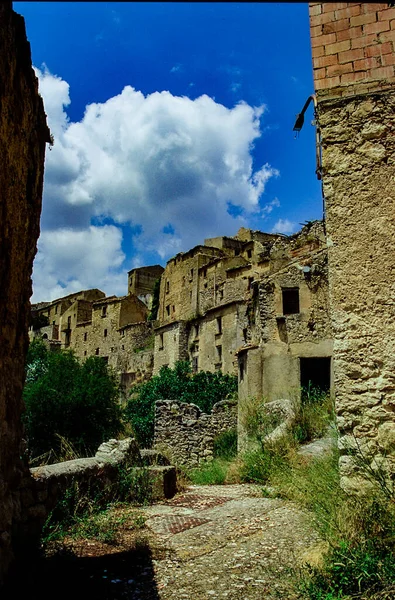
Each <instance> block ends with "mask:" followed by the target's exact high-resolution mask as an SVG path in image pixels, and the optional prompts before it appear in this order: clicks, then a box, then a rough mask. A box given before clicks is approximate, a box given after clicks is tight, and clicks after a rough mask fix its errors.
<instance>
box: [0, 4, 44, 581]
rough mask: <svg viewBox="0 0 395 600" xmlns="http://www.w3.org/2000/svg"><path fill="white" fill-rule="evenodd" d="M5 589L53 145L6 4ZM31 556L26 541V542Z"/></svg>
mask: <svg viewBox="0 0 395 600" xmlns="http://www.w3.org/2000/svg"><path fill="white" fill-rule="evenodd" d="M0 80H1V86H0V104H1V111H0V156H1V161H2V164H1V169H0V189H1V194H0V255H1V263H0V289H1V295H0V339H1V345H0V507H1V510H0V584H1V582H2V581H3V579H4V577H5V575H6V573H7V571H8V570H9V567H10V564H11V562H12V560H13V558H14V557H15V556H18V555H19V553H20V552H21V550H22V545H21V544H20V543H18V539H17V537H16V536H15V527H16V524H17V523H18V522H19V521H20V519H21V517H22V516H23V513H22V512H21V502H20V493H19V486H20V483H21V480H22V478H23V477H27V476H28V470H27V467H26V466H24V465H23V464H22V462H21V460H20V456H21V454H22V453H21V438H22V425H21V419H20V417H21V412H22V387H23V383H24V367H25V364H24V363H25V356H26V352H27V346H28V333H27V332H28V324H29V318H30V303H29V299H30V296H31V293H32V284H31V273H32V266H33V258H34V256H35V254H36V249H37V248H36V243H37V238H38V236H39V232H40V213H41V196H42V185H43V171H44V155H45V144H46V142H49V141H50V137H49V130H48V128H47V125H46V119H45V113H44V108H43V103H42V99H41V97H40V96H39V95H38V82H37V79H36V77H35V75H34V71H33V69H32V64H31V55H30V45H29V43H28V41H27V39H26V32H25V23H24V19H23V18H22V17H21V16H20V15H18V14H16V13H15V12H14V11H13V10H12V4H11V2H2V3H1V4H0ZM24 542H25V546H26V548H27V547H28V540H27V539H26V540H24Z"/></svg>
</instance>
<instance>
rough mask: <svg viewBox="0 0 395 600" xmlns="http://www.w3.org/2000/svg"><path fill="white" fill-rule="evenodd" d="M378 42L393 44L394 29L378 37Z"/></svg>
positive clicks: (394, 39) (394, 37)
mask: <svg viewBox="0 0 395 600" xmlns="http://www.w3.org/2000/svg"><path fill="white" fill-rule="evenodd" d="M379 39H380V42H395V29H392V31H384V32H383V33H380V35H379Z"/></svg>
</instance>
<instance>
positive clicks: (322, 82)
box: [314, 79, 328, 90]
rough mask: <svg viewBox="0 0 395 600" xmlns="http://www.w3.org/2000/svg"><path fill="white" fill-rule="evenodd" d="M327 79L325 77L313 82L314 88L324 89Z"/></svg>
mask: <svg viewBox="0 0 395 600" xmlns="http://www.w3.org/2000/svg"><path fill="white" fill-rule="evenodd" d="M327 81H328V80H327V79H318V81H315V82H314V88H315V89H316V90H324V89H325V88H327V87H328V84H327Z"/></svg>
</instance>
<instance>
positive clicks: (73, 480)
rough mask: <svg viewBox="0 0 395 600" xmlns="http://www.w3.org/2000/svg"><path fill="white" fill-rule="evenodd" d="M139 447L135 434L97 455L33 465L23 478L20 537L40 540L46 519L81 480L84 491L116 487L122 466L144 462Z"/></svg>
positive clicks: (102, 448) (109, 444)
mask: <svg viewBox="0 0 395 600" xmlns="http://www.w3.org/2000/svg"><path fill="white" fill-rule="evenodd" d="M142 464H143V461H142V457H141V455H140V451H139V448H138V446H137V443H136V441H135V440H134V439H133V438H128V439H125V440H121V441H117V440H110V441H108V442H105V443H104V444H102V445H101V446H100V447H99V449H98V451H97V452H96V454H95V456H94V457H91V458H80V459H76V460H68V461H65V462H62V463H56V464H53V465H46V466H42V467H35V468H33V469H30V477H26V478H24V479H23V480H22V482H21V489H20V498H21V506H22V515H21V519H20V523H19V524H18V528H17V531H16V532H15V533H16V536H17V539H19V540H21V541H22V540H23V539H26V538H29V539H31V540H32V542H33V541H37V539H38V537H39V536H40V532H41V529H42V526H43V524H44V523H45V520H46V519H47V517H48V515H49V513H50V512H51V510H52V509H53V508H54V507H55V506H56V504H57V502H58V501H59V500H60V498H61V497H62V496H63V494H64V493H65V491H66V490H67V489H70V488H71V487H72V486H73V485H75V484H77V485H78V487H79V491H80V492H81V493H87V492H88V491H89V490H90V489H93V488H94V490H95V492H96V491H97V492H104V493H106V492H108V494H110V493H111V492H112V491H113V486H114V484H116V482H117V480H118V478H119V468H120V467H132V466H136V467H138V466H141V465H142Z"/></svg>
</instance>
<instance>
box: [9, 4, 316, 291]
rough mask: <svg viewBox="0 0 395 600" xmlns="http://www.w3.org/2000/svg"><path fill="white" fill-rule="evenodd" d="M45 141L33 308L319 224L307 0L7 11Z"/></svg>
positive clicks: (28, 6)
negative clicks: (24, 43)
mask: <svg viewBox="0 0 395 600" xmlns="http://www.w3.org/2000/svg"><path fill="white" fill-rule="evenodd" d="M14 10H15V11H16V12H18V13H20V14H22V15H23V16H24V17H25V21H26V30H27V36H28V39H29V41H30V44H31V49H32V60H33V64H34V66H35V68H36V69H38V71H37V74H38V76H39V81H40V91H41V94H42V95H43V98H44V104H45V108H46V112H47V114H48V121H49V125H50V128H51V131H52V133H53V135H54V138H55V145H54V147H53V148H52V150H51V151H47V158H46V172H45V184H44V198H43V214H42V233H41V237H40V240H39V246H38V247H39V251H38V255H37V258H36V261H35V266H34V273H33V289H34V295H33V301H41V300H49V299H52V298H55V297H59V296H61V295H65V294H67V293H71V292H74V291H78V290H79V289H86V288H89V287H98V288H100V289H102V290H103V291H105V292H106V293H107V294H118V295H121V294H124V293H126V286H127V276H126V273H127V271H128V270H130V269H131V268H133V267H135V266H142V265H145V264H156V263H160V264H163V265H165V263H166V260H168V259H169V258H170V257H171V256H173V255H174V254H176V253H177V252H179V251H185V250H187V249H189V248H190V247H192V246H193V245H196V244H198V243H202V242H203V240H204V238H205V237H211V236H214V235H221V234H223V235H234V234H235V233H236V232H237V230H238V229H239V227H240V226H248V227H251V228H253V229H260V230H263V231H269V232H270V231H281V232H284V233H292V232H294V231H296V230H297V229H299V227H300V225H299V224H300V223H302V222H304V221H306V220H311V219H316V218H321V215H322V201H321V186H320V182H318V181H317V179H316V176H315V173H314V171H315V150H314V143H315V142H314V128H313V127H312V126H311V125H310V122H311V121H312V119H313V114H312V109H311V108H310V109H309V112H308V114H307V118H306V121H305V126H304V128H303V130H302V132H301V133H300V136H299V138H298V139H295V136H294V133H293V131H292V127H293V123H294V120H295V116H296V113H298V112H299V111H300V110H301V108H302V106H303V104H304V102H305V100H306V99H307V98H308V96H309V95H310V94H311V93H313V78H312V64H311V49H310V38H309V18H308V4H307V3H296V4H295V3H289V4H288V3H227V2H223V3H211V2H207V3H195V2H185V3H183V2H181V3H171V2H164V3H161V2H156V3H139V2H125V3H118V2H100V3H96V2H89V3H84V2H78V3H77V2H56V3H55V2H14Z"/></svg>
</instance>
